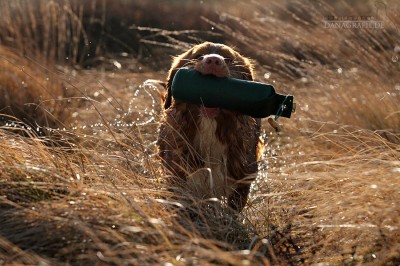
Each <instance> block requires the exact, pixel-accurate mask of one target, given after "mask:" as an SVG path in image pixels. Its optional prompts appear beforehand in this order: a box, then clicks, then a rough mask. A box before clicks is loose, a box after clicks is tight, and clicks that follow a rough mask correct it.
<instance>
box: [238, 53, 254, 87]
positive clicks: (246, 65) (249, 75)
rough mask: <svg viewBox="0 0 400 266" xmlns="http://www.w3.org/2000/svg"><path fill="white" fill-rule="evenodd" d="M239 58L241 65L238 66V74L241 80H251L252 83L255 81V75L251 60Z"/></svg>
mask: <svg viewBox="0 0 400 266" xmlns="http://www.w3.org/2000/svg"><path fill="white" fill-rule="evenodd" d="M240 58H242V59H243V61H244V62H243V65H242V66H240V68H241V69H240V72H241V73H242V78H243V79H244V80H251V81H253V80H254V79H255V75H254V64H253V60H251V59H248V58H247V57H244V56H241V55H240Z"/></svg>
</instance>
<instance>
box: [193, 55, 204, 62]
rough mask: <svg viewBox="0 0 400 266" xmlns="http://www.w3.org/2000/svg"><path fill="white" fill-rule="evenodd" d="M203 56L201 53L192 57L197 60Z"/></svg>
mask: <svg viewBox="0 0 400 266" xmlns="http://www.w3.org/2000/svg"><path fill="white" fill-rule="evenodd" d="M203 58H204V55H202V54H198V55H196V56H195V57H194V59H195V60H198V61H200V60H203Z"/></svg>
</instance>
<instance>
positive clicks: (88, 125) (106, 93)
mask: <svg viewBox="0 0 400 266" xmlns="http://www.w3.org/2000/svg"><path fill="white" fill-rule="evenodd" d="M15 2H16V3H17V4H15V6H13V7H12V10H14V11H15V12H16V13H15V14H16V19H15V20H14V21H11V20H10V19H9V20H7V21H8V22H7V23H8V24H4V23H1V24H0V25H8V26H9V27H8V28H7V27H5V26H3V28H1V26H0V36H1V37H2V38H3V37H4V36H6V35H7V36H12V38H13V40H12V43H14V44H20V45H15V46H14V47H15V48H16V49H13V50H11V49H9V48H4V47H1V48H0V69H1V72H0V93H2V94H3V95H0V96H1V97H0V99H1V100H0V103H1V108H0V109H1V112H2V113H5V114H7V115H12V116H14V117H15V118H14V119H17V120H20V121H23V122H25V123H26V124H28V125H29V126H30V127H32V125H36V123H37V124H38V125H40V126H41V127H44V128H49V127H50V128H53V129H52V132H53V135H49V136H46V137H45V138H43V137H41V138H39V137H38V136H37V135H38V134H37V133H34V132H32V131H31V130H27V129H22V131H23V132H24V134H16V133H21V132H20V131H21V130H20V131H19V132H15V131H10V127H9V126H2V127H1V129H0V195H1V196H0V212H1V215H0V264H4V265H9V264H27V265H29V264H45V265H46V264H47V265H53V264H57V265H58V264H61V265H63V264H65V265H69V264H72V265H92V264H115V265H120V264H121V265H124V264H127V265H160V264H162V265H215V264H218V265H246V264H247V265H271V264H273V265H297V264H304V265H310V264H319V265H361V264H362V265H364V264H366V265H398V264H399V262H400V246H399V240H400V235H399V234H400V221H399V217H400V208H399V207H398V202H400V194H399V192H398V186H399V185H400V180H399V173H400V163H399V161H400V137H399V134H400V128H399V126H400V113H399V102H400V101H399V100H400V99H399V98H400V94H399V86H400V84H399V80H398V78H399V76H398V73H399V70H400V64H399V61H396V60H395V56H396V55H397V54H396V52H395V51H394V47H396V45H397V46H398V45H400V44H399V43H398V40H399V37H400V36H399V35H400V32H399V30H398V28H396V25H399V24H400V21H399V7H398V4H396V3H394V2H389V3H387V5H388V6H390V7H391V8H390V9H388V13H387V17H385V18H384V19H383V20H384V23H385V29H383V30H347V31H344V30H334V29H326V28H324V27H323V24H322V25H321V23H323V22H322V21H323V18H324V16H326V15H348V14H361V13H362V15H364V14H370V13H372V12H374V3H369V4H365V3H364V2H355V3H352V5H351V6H350V5H349V4H347V3H346V2H340V3H339V2H338V3H335V4H331V5H328V4H326V3H325V2H320V5H319V4H318V3H316V4H314V3H313V4H311V3H310V5H303V4H301V3H299V2H297V1H288V2H287V3H286V2H285V3H281V4H270V3H264V2H261V1H260V2H251V3H236V4H235V5H234V4H232V5H231V6H230V7H229V9H226V10H225V13H224V12H223V11H218V12H219V13H217V14H218V15H219V17H218V19H219V20H216V19H215V18H214V17H211V20H207V19H204V18H203V20H202V21H203V22H202V23H204V22H207V23H209V25H210V26H213V27H214V30H213V33H216V34H218V35H220V36H224V38H225V39H226V40H227V42H228V43H230V44H235V45H236V46H237V47H238V48H239V49H240V50H241V51H242V52H243V54H245V55H251V56H252V57H253V58H255V59H257V61H256V62H257V66H256V69H257V71H258V74H259V77H260V78H259V80H261V81H266V82H271V83H273V84H274V85H276V88H277V89H278V90H279V91H280V92H286V93H292V94H294V95H295V99H296V100H297V103H298V110H297V113H296V114H294V116H293V118H292V119H290V120H283V119H281V120H280V121H282V122H283V123H284V125H283V129H284V130H283V132H281V133H280V134H279V135H278V134H276V133H272V132H271V133H269V132H270V131H271V129H269V128H267V127H265V128H264V131H265V132H266V133H265V136H264V137H265V140H266V143H267V146H266V153H265V156H264V158H263V160H262V161H261V162H260V173H259V177H258V179H257V183H256V184H254V187H253V189H252V193H251V197H250V200H249V203H248V206H247V207H246V209H245V210H244V211H243V213H241V214H240V215H238V214H234V213H232V212H231V211H230V210H228V209H227V208H226V207H224V206H223V204H222V203H221V202H218V201H216V200H214V199H206V200H202V201H200V200H196V199H194V198H193V197H192V196H191V195H185V194H183V195H179V196H178V195H174V194H173V193H172V192H170V191H168V190H167V189H166V186H165V184H164V176H163V174H162V173H161V171H160V165H159V161H158V159H157V157H156V156H155V152H156V147H155V140H156V132H157V127H158V124H157V123H158V121H159V115H160V107H159V99H158V98H157V96H156V94H157V93H156V88H154V87H153V86H151V85H145V84H143V81H144V80H146V79H148V78H156V79H162V78H163V77H164V75H165V73H160V72H152V71H149V70H146V69H147V67H148V66H140V67H138V61H137V60H131V61H128V60H123V61H121V59H120V58H111V61H110V62H111V65H112V66H113V68H111V69H112V70H113V71H104V70H101V68H99V69H92V70H79V68H78V69H76V68H70V67H64V66H58V67H55V66H54V64H53V62H56V61H58V62H60V63H62V62H63V61H62V60H59V58H63V57H64V56H65V54H64V53H63V51H62V50H63V49H64V50H65V46H64V48H60V47H63V46H62V45H61V44H59V43H62V42H64V41H65V42H68V41H66V40H67V39H68V38H70V37H71V38H78V39H80V38H83V39H80V40H84V39H85V38H84V37H83V36H84V35H85V34H87V36H91V35H90V32H89V31H87V28H85V27H86V26H87V25H88V24H85V23H82V24H81V21H85V19H84V18H83V15H82V14H83V13H79V12H78V11H79V10H81V9H80V8H83V9H82V10H90V8H88V7H87V6H85V7H80V6H79V5H76V4H75V5H74V4H73V2H69V1H35V2H32V3H34V5H32V6H29V4H28V2H26V3H25V2H23V1H21V2H20V1H15ZM22 3H25V4H26V5H27V6H22ZM29 3H30V2H29ZM45 3H46V4H45ZM92 3H93V5H95V4H98V5H100V4H105V5H108V4H110V3H109V2H107V1H103V2H101V3H100V2H97V1H93V2H92ZM121 3H124V4H127V3H125V2H124V1H122V2H121ZM151 4H154V3H152V2H149V4H148V7H149V6H151ZM0 5H1V7H2V8H1V9H0V10H1V11H0V13H1V14H2V19H3V20H4V19H7V18H11V17H10V15H9V14H8V13H7V12H10V10H11V9H10V8H11V2H10V3H2V4H0ZM110 5H111V4H110ZM138 5H140V6H142V8H143V9H144V10H147V9H146V8H145V6H146V4H145V3H144V2H143V3H140V4H138ZM33 6H36V7H35V8H39V9H40V10H42V11H41V12H48V11H49V10H50V9H48V8H52V9H51V10H52V12H50V13H48V14H47V15H46V16H47V17H46V16H43V18H41V20H40V21H43V22H46V21H48V22H49V23H48V25H49V27H48V28H47V30H44V31H43V34H44V35H43V36H42V35H40V36H42V37H43V40H42V41H39V43H41V45H40V46H38V39H32V40H31V41H29V38H28V37H29V36H32V38H33V37H35V36H39V35H36V34H37V31H38V30H39V29H42V28H41V27H39V26H37V27H36V28H35V27H34V26H33V24H32V21H39V20H38V18H37V17H40V16H38V15H37V14H38V13H36V12H37V10H36V9H32V8H33ZM60 7H64V8H66V9H62V8H61V9H60ZM194 7H196V5H194ZM185 8H187V10H191V8H193V6H191V5H189V4H188V6H185ZM208 8H216V9H217V10H220V9H219V8H220V7H219V6H207V7H204V10H209V9H208ZM4 10H6V11H4ZM24 10H25V11H26V10H28V13H27V14H31V15H30V16H28V17H25V16H23V15H22V14H23V11H24ZM99 10H103V9H99ZM109 10H110V12H116V13H117V14H119V15H120V16H122V15H121V14H125V12H126V11H125V10H124V11H118V9H117V8H116V6H115V5H112V6H110V9H109ZM4 12H5V13H4ZM119 12H121V13H119ZM163 12H167V13H168V12H169V11H168V8H166V10H164V11H163ZM191 12H194V11H191ZM7 14H8V15H7ZM39 14H40V12H39ZM139 15H140V12H138V13H137V14H136V16H139ZM32 16H33V17H34V19H33V17H32ZM97 16H98V15H93V16H90V15H89V17H97ZM139 17H140V16H139ZM193 17H194V16H193ZM56 18H57V20H56ZM24 19H25V20H26V21H24V22H21V21H23V20H24ZM42 19H43V20H42ZM121 19H123V16H122V18H121ZM199 19H200V18H199ZM28 20H29V21H28ZM62 21H64V22H62ZM72 21H74V23H76V24H68V23H72ZM138 21H140V20H138ZM155 21H157V20H155ZM53 22H54V23H53ZM18 23H19V24H18ZM26 23H28V24H29V23H30V24H29V25H32V26H30V27H29V28H26V29H21V27H20V26H21V25H25V24H26ZM63 23H67V24H68V25H71V27H74V29H75V30H74V31H73V34H72V33H71V32H70V33H71V34H72V35H70V37H68V36H69V35H65V34H64V35H63V34H62V31H63V30H65V28H60V27H64V26H61V25H65V24H63ZM101 23H105V24H107V20H104V21H103V22H101ZM146 23H147V22H146ZM146 23H144V24H142V25H139V23H138V24H137V25H138V26H149V25H150V26H152V27H155V28H159V29H161V28H163V30H159V29H155V30H154V31H151V34H153V36H151V35H150V36H148V37H146V38H145V42H147V43H148V41H149V40H151V41H155V43H158V42H159V41H162V40H164V41H168V43H166V46H168V48H167V50H163V49H164V48H162V47H158V48H157V51H158V52H157V53H159V52H160V51H171V50H170V49H171V47H172V48H174V49H175V48H176V49H180V48H182V47H184V46H186V45H187V41H188V39H187V37H188V36H189V37H190V36H191V34H192V33H193V39H194V40H195V42H196V41H198V38H199V36H198V35H197V32H191V31H187V32H182V31H179V32H173V31H171V30H173V29H174V28H173V27H172V26H171V28H169V27H167V26H165V25H151V24H149V25H146ZM148 23H150V22H148ZM17 24H18V25H19V26H17ZM39 24H40V23H39V22H38V23H37V25H39ZM89 24H90V23H89ZM56 25H58V26H56ZM79 25H80V26H79ZM193 25H195V22H193ZM266 25H268V27H267V26H266ZM129 26H130V25H127V26H126V27H129ZM57 27H58V28H57ZM79 27H80V28H79ZM193 27H194V26H193ZM5 28H7V30H6V29H5ZM177 28H178V29H179V30H181V29H182V28H179V27H177ZM78 29H80V30H78ZM147 29H148V28H147ZM183 29H184V28H183ZM189 29H192V28H189ZM59 30H61V32H60V31H59ZM148 30H149V29H148ZM27 32H28V33H29V34H27ZM46 32H47V33H46ZM83 32H85V34H84V33H83ZM143 32H144V31H142V33H143ZM46 34H47V36H48V37H44V36H45V35H46ZM180 34H182V35H183V36H178V35H180ZM27 36H28V37H27ZM50 36H53V37H50ZM57 36H58V37H57ZM61 36H64V37H65V36H66V37H68V38H67V39H65V40H64V39H63V40H61V39H60V38H61ZM215 36H216V35H213V36H212V38H215ZM64 37H63V38H64ZM10 38H11V37H10ZM37 38H39V37H37ZM158 38H161V39H158ZM163 38H164V39H163ZM185 38H186V39H185ZM189 39H190V38H189ZM76 40H77V39H76ZM59 41H60V42H59ZM54 42H56V43H57V45H54V46H52V44H54ZM77 42H80V41H77ZM2 43H3V44H7V42H6V41H4V39H2ZM46 43H48V44H47V46H46ZM75 45H77V43H72V46H71V47H78V46H75ZM32 47H33V48H35V49H33V48H32ZM45 47H53V48H54V49H55V50H52V52H49V50H48V49H47V48H45ZM104 47H106V46H104ZM148 47H150V46H148ZM148 47H147V48H148ZM31 48H32V50H30V49H31ZM53 48H52V49H53ZM56 48H57V49H56ZM59 48H60V49H61V50H60V49H59ZM74 49H75V48H74ZM76 49H78V50H79V49H80V48H76ZM67 50H68V49H67ZM78 50H73V49H72V50H68V51H70V52H71V53H72V54H74V52H73V51H78ZM29 51H31V52H34V53H28V52H29ZM72 54H71V55H72ZM78 54H79V52H76V53H75V55H78ZM160 54H161V53H160ZM24 55H25V56H24ZM26 55H28V56H26ZM30 58H34V60H31V59H30ZM71 58H72V57H71ZM75 58H76V57H75ZM164 59H165V58H164ZM74 60H75V59H74ZM77 61H79V60H75V62H77ZM119 63H122V69H120V70H118V69H119V67H118V66H119V65H118V64H119ZM124 69H126V70H132V69H141V70H140V71H137V72H134V73H132V72H131V71H125V70H124ZM339 69H340V70H339ZM265 73H269V74H267V75H265V76H264V74H265ZM263 76H264V77H265V78H267V79H265V78H263ZM32 106H35V108H33V107H32ZM39 107H40V108H39ZM6 117H7V119H9V116H6ZM54 128H58V129H54ZM64 128H65V129H64ZM28 136H29V137H28ZM54 136H57V138H59V137H60V136H61V137H63V138H64V139H65V142H67V143H68V144H69V145H67V147H68V148H66V147H59V146H57V145H56V146H53V145H49V144H51V143H52V142H57V141H59V140H58V139H56V138H55V137H54Z"/></svg>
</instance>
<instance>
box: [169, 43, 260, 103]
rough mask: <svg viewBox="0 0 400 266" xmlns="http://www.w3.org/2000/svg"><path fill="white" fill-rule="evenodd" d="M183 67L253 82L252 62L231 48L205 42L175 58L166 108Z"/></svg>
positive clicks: (170, 74)
mask: <svg viewBox="0 0 400 266" xmlns="http://www.w3.org/2000/svg"><path fill="white" fill-rule="evenodd" d="M182 67H186V68H194V69H196V70H197V71H199V72H200V73H202V74H205V75H215V76H217V77H232V78H237V79H243V80H253V77H254V76H253V65H252V64H251V61H250V60H249V59H248V58H246V57H244V56H242V55H240V54H239V53H238V52H236V51H235V50H233V49H232V48H230V47H229V46H226V45H223V44H217V43H211V42H205V43H202V44H199V45H196V46H194V47H193V48H191V49H189V50H188V51H187V52H185V53H183V54H181V55H179V56H177V57H175V58H174V60H173V63H172V66H171V69H170V70H169V73H168V78H167V95H166V97H165V102H164V108H165V109H167V108H169V107H170V106H171V104H172V95H171V85H172V80H173V79H174V76H175V73H176V72H177V71H178V70H179V69H180V68H182Z"/></svg>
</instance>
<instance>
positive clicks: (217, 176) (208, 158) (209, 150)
mask: <svg viewBox="0 0 400 266" xmlns="http://www.w3.org/2000/svg"><path fill="white" fill-rule="evenodd" d="M216 129H217V121H215V119H210V118H206V117H202V118H201V121H200V124H199V128H198V131H197V134H196V137H195V148H196V150H197V152H199V153H200V156H201V158H202V159H203V161H204V166H205V167H206V168H209V169H210V170H211V172H210V178H209V180H208V181H209V182H208V183H209V184H204V185H205V186H207V187H208V186H209V188H210V189H211V191H210V192H212V194H214V196H222V195H226V194H227V192H228V191H227V189H228V188H229V186H230V184H228V178H227V174H228V173H227V167H226V162H227V145H225V144H223V143H221V141H220V140H219V139H218V138H217V136H216V134H215V131H216Z"/></svg>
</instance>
